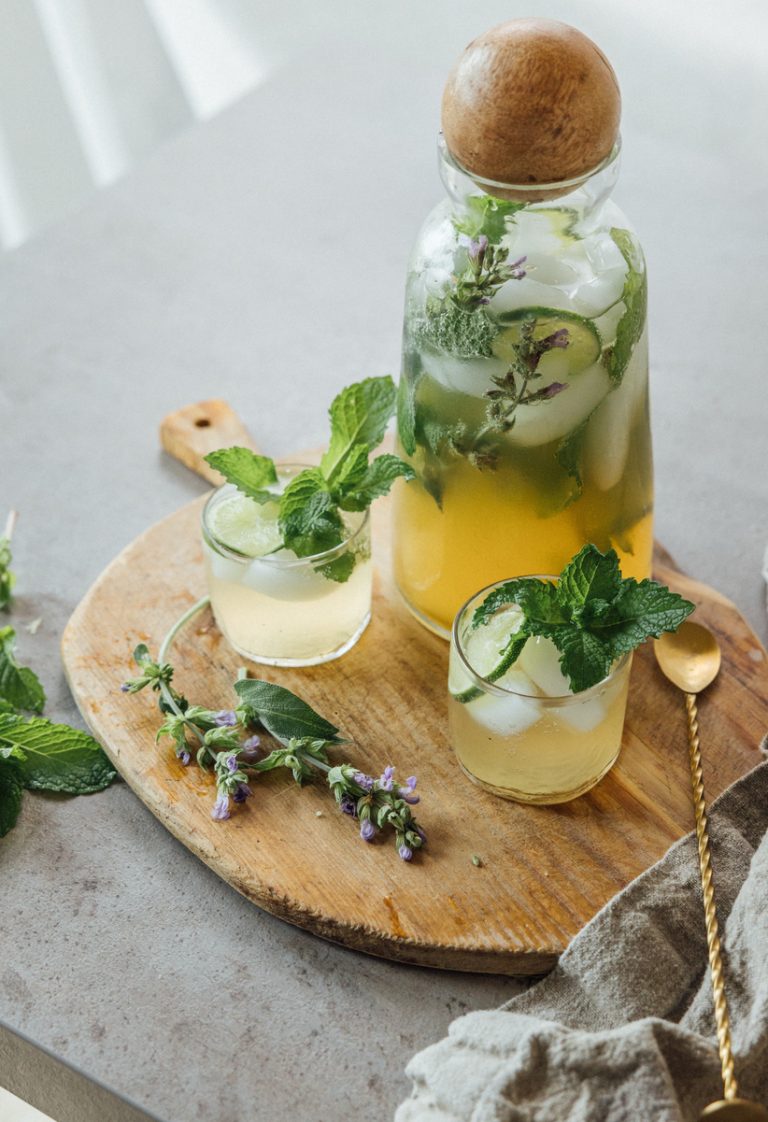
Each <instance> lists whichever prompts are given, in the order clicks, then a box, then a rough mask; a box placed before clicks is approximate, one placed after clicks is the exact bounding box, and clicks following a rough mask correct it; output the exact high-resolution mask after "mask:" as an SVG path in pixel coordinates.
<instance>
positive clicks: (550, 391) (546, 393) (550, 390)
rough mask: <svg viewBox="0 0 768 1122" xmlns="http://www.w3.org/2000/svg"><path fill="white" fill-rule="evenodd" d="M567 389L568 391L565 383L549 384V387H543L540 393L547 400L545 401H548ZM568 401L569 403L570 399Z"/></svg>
mask: <svg viewBox="0 0 768 1122" xmlns="http://www.w3.org/2000/svg"><path fill="white" fill-rule="evenodd" d="M567 389H568V383H567V382H550V383H549V385H548V386H545V387H544V389H543V390H542V391H541V396H542V397H543V398H547V399H549V398H550V397H557V395H558V394H559V393H562V392H563V390H567ZM568 400H569V401H570V400H571V399H570V398H568Z"/></svg>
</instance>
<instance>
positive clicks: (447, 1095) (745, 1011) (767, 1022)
mask: <svg viewBox="0 0 768 1122" xmlns="http://www.w3.org/2000/svg"><path fill="white" fill-rule="evenodd" d="M765 744H766V742H765V741H764V742H763V755H764V756H767V755H768V753H766V751H765ZM767 831H768V763H764V764H762V765H760V766H759V767H757V768H756V769H755V770H754V771H752V772H750V773H749V774H748V775H746V776H745V777H744V778H742V779H741V780H739V781H738V782H737V783H735V784H734V785H733V786H732V787H730V788H729V789H728V790H727V791H726V792H725V793H724V794H723V795H722V796H721V797H720V798H719V799H718V800H717V801H716V802H715V803H714V804H713V806H712V809H711V814H710V832H711V838H712V850H713V865H714V876H715V888H716V893H717V907H718V917H719V920H720V929H721V937H723V936H724V939H723V944H724V946H723V950H724V963H725V972H726V993H727V996H728V1002H729V1009H730V1015H731V1021H732V1029H733V1048H734V1054H735V1059H736V1075H737V1079H738V1081H739V1090H740V1093H741V1094H743V1095H744V1096H745V1097H749V1098H752V1099H755V1100H757V1101H758V1102H763V1103H768V833H767ZM513 984H515V983H513ZM407 1074H408V1076H409V1077H410V1078H411V1080H412V1081H413V1092H412V1095H411V1097H410V1098H409V1099H408V1100H407V1101H406V1102H404V1103H403V1104H402V1105H401V1106H400V1107H399V1109H398V1110H397V1113H396V1116H395V1122H637V1120H638V1119H640V1118H652V1119H654V1122H695V1120H697V1119H698V1117H699V1113H700V1111H701V1110H702V1108H703V1107H704V1106H705V1105H706V1104H707V1103H709V1102H712V1101H713V1100H716V1099H719V1098H722V1084H721V1081H720V1063H719V1059H718V1052H717V1045H716V1041H715V1032H714V1011H713V1005H712V994H711V983H710V978H709V972H708V967H707V945H706V934H705V930H704V920H703V911H702V903H701V889H700V886H699V871H698V858H697V855H696V841H695V837H694V836H693V835H692V834H689V835H688V836H687V837H685V838H683V839H681V841H679V842H678V843H676V844H675V845H674V846H673V847H672V848H671V849H670V850H669V852H668V853H667V854H666V855H665V856H664V857H663V858H662V860H661V861H659V863H658V864H657V865H654V866H653V867H652V868H651V869H649V870H648V871H647V872H646V873H644V874H643V875H642V876H640V877H638V879H637V880H635V881H633V882H632V883H631V884H630V885H628V886H627V888H626V889H624V891H623V892H621V893H620V894H619V895H618V896H616V897H615V898H614V899H613V900H612V901H611V902H610V903H609V904H608V905H606V907H605V908H603V909H602V911H600V912H599V913H598V914H597V915H596V916H595V918H594V919H593V920H592V921H591V922H590V923H589V924H588V925H587V926H586V927H585V928H584V929H583V931H581V932H580V933H579V935H577V936H576V938H575V939H574V940H573V942H572V943H571V945H570V946H569V947H568V949H567V950H566V952H565V953H564V954H563V956H562V958H561V959H560V961H559V963H558V965H557V966H556V967H555V969H554V970H553V972H552V973H551V974H549V975H548V976H547V977H546V978H545V979H544V980H543V981H541V982H538V983H537V984H535V985H533V986H532V987H531V988H530V989H528V990H527V991H525V992H523V993H521V994H519V995H518V996H516V997H514V998H513V999H512V1000H511V1001H509V1002H508V1003H507V1004H506V1005H504V1006H502V1008H501V1009H498V1010H493V1011H487V1012H476V1013H470V1014H468V1015H467V1016H464V1017H460V1018H459V1019H458V1020H456V1021H454V1022H453V1024H452V1025H451V1026H450V1029H449V1033H448V1036H447V1037H446V1038H445V1039H444V1040H441V1041H440V1042H439V1043H437V1044H434V1045H432V1046H431V1047H429V1048H427V1049H426V1050H425V1051H423V1052H419V1053H418V1054H417V1055H416V1056H414V1057H413V1059H412V1060H411V1062H410V1063H409V1065H408V1068H407Z"/></svg>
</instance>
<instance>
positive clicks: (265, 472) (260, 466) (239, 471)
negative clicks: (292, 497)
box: [205, 446, 277, 503]
mask: <svg viewBox="0 0 768 1122" xmlns="http://www.w3.org/2000/svg"><path fill="white" fill-rule="evenodd" d="M205 462H206V463H207V464H210V465H211V467H212V468H215V469H216V471H218V472H221V474H222V475H223V476H224V478H225V479H226V481H227V483H233V484H234V485H235V487H237V489H238V491H242V493H243V494H244V495H247V496H248V498H249V499H254V500H255V501H256V502H257V503H271V502H274V500H275V496H274V493H273V492H271V491H268V490H266V488H268V487H269V486H270V485H271V484H274V483H277V471H276V470H275V464H274V461H273V460H270V458H269V457H268V456H258V455H257V454H256V453H255V452H251V450H250V448H238V447H237V446H235V447H233V448H219V449H218V451H216V452H209V453H208V455H207V456H206V457H205Z"/></svg>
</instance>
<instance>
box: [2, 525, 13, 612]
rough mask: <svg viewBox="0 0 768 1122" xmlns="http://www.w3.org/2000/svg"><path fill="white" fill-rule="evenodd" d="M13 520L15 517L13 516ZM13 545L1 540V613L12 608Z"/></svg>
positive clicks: (5, 539)
mask: <svg viewBox="0 0 768 1122" xmlns="http://www.w3.org/2000/svg"><path fill="white" fill-rule="evenodd" d="M11 517H12V518H13V515H12V516H11ZM11 561H12V557H11V543H10V541H9V540H8V538H0V611H2V610H5V609H7V608H9V607H10V605H11V599H12V593H13V586H14V583H15V581H16V577H15V576H14V574H13V573H12V572H11Z"/></svg>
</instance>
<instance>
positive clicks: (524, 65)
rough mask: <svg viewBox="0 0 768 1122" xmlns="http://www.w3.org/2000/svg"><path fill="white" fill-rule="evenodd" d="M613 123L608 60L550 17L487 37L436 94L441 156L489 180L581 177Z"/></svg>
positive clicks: (617, 97) (614, 89) (607, 145)
mask: <svg viewBox="0 0 768 1122" xmlns="http://www.w3.org/2000/svg"><path fill="white" fill-rule="evenodd" d="M620 117H621V94H620V93H619V86H618V82H617V81H616V75H615V74H614V72H613V68H612V67H611V64H610V63H609V62H608V59H607V58H606V57H605V55H604V54H603V52H602V51H601V50H600V49H599V48H598V47H596V46H595V44H594V43H593V42H592V40H591V39H588V38H587V36H586V35H583V34H582V33H581V32H580V31H577V30H576V28H575V27H569V26H568V24H566V23H559V22H557V21H556V20H546V19H515V20H509V21H508V22H507V23H502V24H499V26H498V27H494V28H491V30H490V31H486V32H485V34H484V35H480V36H479V37H478V38H477V39H474V40H473V41H472V42H471V43H470V44H469V46H468V47H467V48H466V49H465V51H464V53H463V54H462V55H461V57H460V58H459V60H458V62H457V63H456V65H455V66H454V68H453V70H452V71H451V74H450V75H449V77H448V81H447V83H446V87H445V92H444V94H443V107H442V121H443V135H444V137H445V142H446V145H447V146H448V150H449V152H450V153H451V155H452V156H453V157H454V159H455V160H456V161H457V162H458V163H459V164H460V165H461V166H462V167H463V168H464V169H465V170H466V171H468V172H469V173H470V175H472V176H475V177H477V178H478V179H489V180H493V181H495V182H496V183H506V184H512V185H520V186H525V185H530V186H531V187H534V186H535V185H536V184H544V183H559V182H561V181H562V180H566V179H578V178H579V177H581V176H585V175H586V174H587V173H588V172H590V171H592V170H593V169H594V168H596V167H597V166H598V165H599V164H600V163H602V161H603V160H604V159H606V157H607V156H608V155H609V154H610V152H611V150H612V149H613V146H614V144H615V143H616V139H617V137H618V132H619V120H620ZM556 193H562V192H556ZM505 194H512V193H511V192H505ZM548 194H549V195H551V194H553V192H548Z"/></svg>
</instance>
